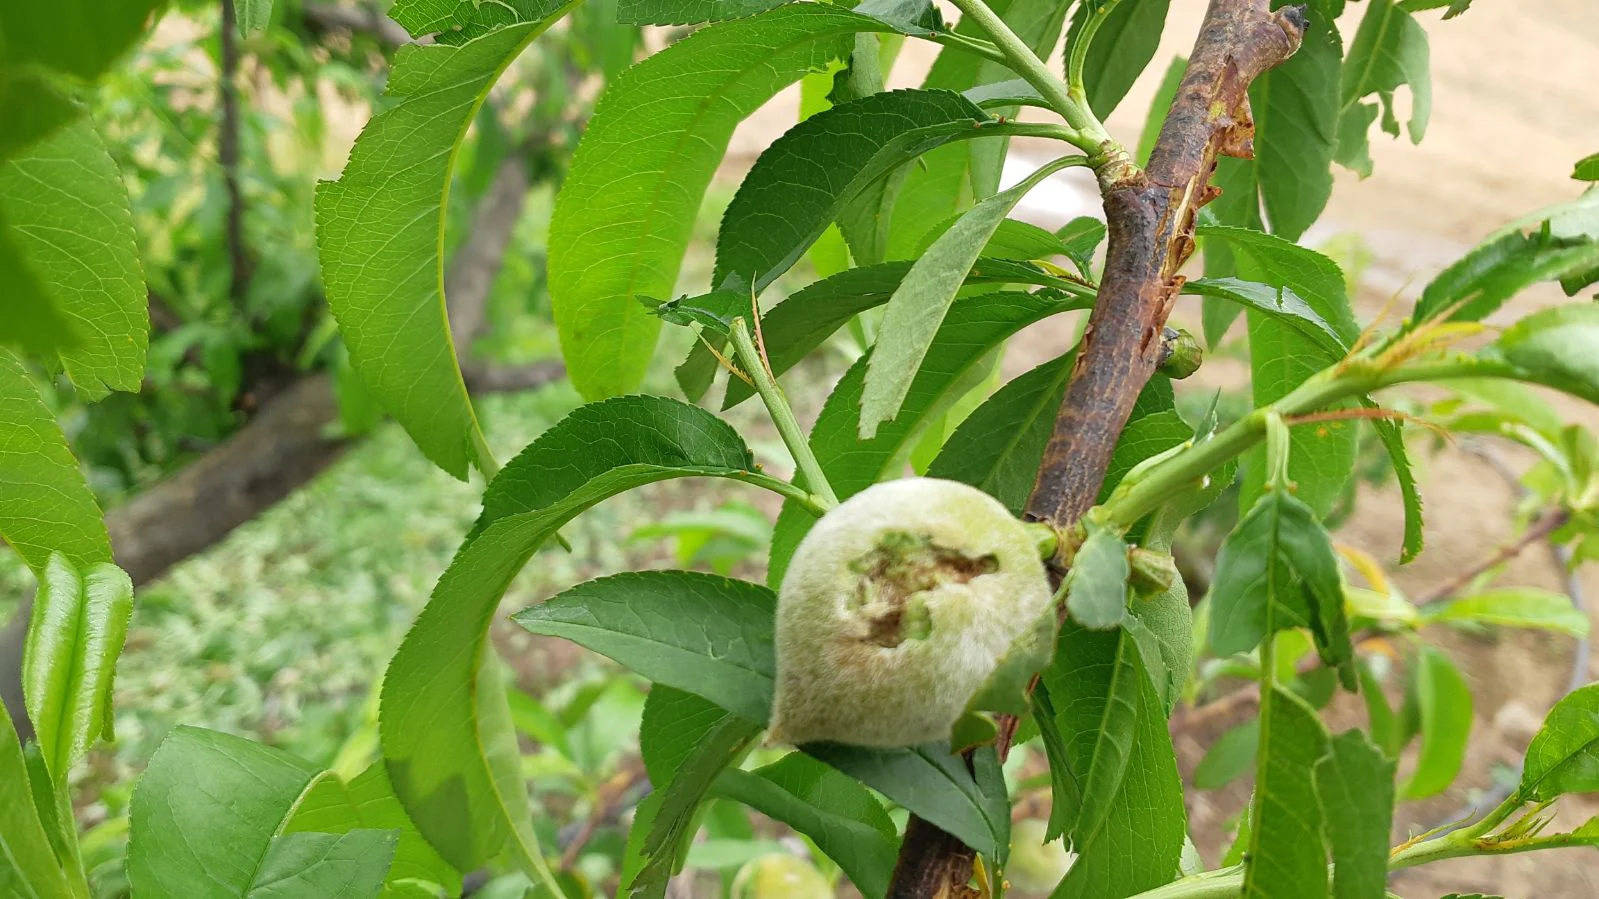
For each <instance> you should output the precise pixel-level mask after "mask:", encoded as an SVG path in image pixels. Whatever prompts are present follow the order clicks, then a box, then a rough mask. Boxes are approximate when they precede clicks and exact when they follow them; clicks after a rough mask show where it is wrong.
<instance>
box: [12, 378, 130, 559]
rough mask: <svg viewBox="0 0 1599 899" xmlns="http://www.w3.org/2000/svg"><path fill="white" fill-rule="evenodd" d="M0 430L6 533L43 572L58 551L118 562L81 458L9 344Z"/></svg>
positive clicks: (22, 552) (21, 552) (20, 553)
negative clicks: (1, 435) (113, 557)
mask: <svg viewBox="0 0 1599 899" xmlns="http://www.w3.org/2000/svg"><path fill="white" fill-rule="evenodd" d="M0 433H4V434H5V435H6V439H5V441H4V443H3V444H0V537H4V538H5V541H6V542H7V543H9V544H11V548H12V549H14V550H16V551H17V555H19V556H21V557H22V561H23V562H25V563H27V565H28V567H29V568H31V569H32V570H33V572H34V573H35V574H36V575H39V576H41V577H42V576H43V574H44V572H45V568H46V566H47V565H48V563H49V560H50V556H51V554H52V553H53V552H60V553H61V554H62V555H64V556H65V557H66V559H67V561H68V562H70V563H71V564H72V565H73V566H75V567H80V568H81V567H87V566H90V565H94V564H96V563H98V562H109V561H111V538H110V537H109V536H107V534H106V529H105V523H104V522H103V521H102V520H101V518H100V507H99V505H98V504H97V503H96V502H95V498H94V494H93V493H91V492H90V491H89V485H88V483H87V482H85V481H84V479H83V473H82V472H81V471H79V470H78V460H77V459H75V458H73V456H72V450H71V449H70V448H69V447H68V446H67V440H66V437H65V436H64V435H63V434H62V433H61V427H60V426H59V425H58V424H56V420H55V416H54V415H52V414H51V412H50V409H49V407H47V406H46V405H45V403H44V398H43V397H42V396H40V394H39V391H38V390H37V389H36V388H35V387H34V385H33V382H32V381H31V380H30V379H29V376H28V372H27V369H25V368H24V367H23V365H22V363H21V361H20V360H18V359H17V357H16V356H13V355H11V353H10V352H8V351H7V350H5V349H0Z"/></svg>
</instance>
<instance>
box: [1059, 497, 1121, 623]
mask: <svg viewBox="0 0 1599 899" xmlns="http://www.w3.org/2000/svg"><path fill="white" fill-rule="evenodd" d="M1084 523H1085V524H1086V525H1087V527H1088V536H1087V537H1086V538H1085V539H1084V540H1083V543H1082V546H1080V547H1078V549H1077V555H1076V556H1075V557H1074V558H1073V559H1072V567H1071V572H1070V573H1069V574H1068V575H1067V576H1066V609H1067V611H1068V612H1070V613H1071V618H1072V620H1073V621H1076V622H1077V623H1078V624H1081V625H1082V626H1083V627H1086V628H1092V629H1094V630H1105V629H1107V628H1113V627H1117V626H1119V625H1120V624H1121V623H1122V619H1123V618H1125V617H1126V616H1127V577H1128V574H1129V571H1128V567H1127V544H1126V543H1123V542H1122V538H1121V535H1120V534H1119V533H1117V532H1116V531H1115V530H1114V529H1113V528H1109V527H1106V526H1104V525H1102V524H1099V523H1098V522H1096V521H1094V520H1092V519H1085V522H1084Z"/></svg>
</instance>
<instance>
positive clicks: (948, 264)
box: [859, 156, 1083, 439]
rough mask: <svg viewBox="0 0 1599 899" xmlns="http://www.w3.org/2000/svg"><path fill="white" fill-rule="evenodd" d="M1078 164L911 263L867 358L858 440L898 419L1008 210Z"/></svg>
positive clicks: (1052, 166)
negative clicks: (935, 341) (942, 328)
mask: <svg viewBox="0 0 1599 899" xmlns="http://www.w3.org/2000/svg"><path fill="white" fill-rule="evenodd" d="M1082 161H1083V160H1082V157H1075V156H1073V157H1067V158H1065V159H1058V160H1055V161H1054V162H1051V163H1048V164H1046V165H1044V166H1043V167H1041V168H1039V169H1038V170H1037V171H1035V172H1033V173H1032V174H1031V175H1029V176H1027V177H1026V178H1024V179H1022V181H1021V182H1020V183H1019V184H1017V185H1016V186H1015V187H1012V188H1010V189H1009V190H1006V191H1003V192H1001V193H997V194H995V195H993V196H992V197H989V198H988V199H986V200H983V201H982V202H981V203H978V204H977V205H976V206H974V207H972V209H971V211H969V212H967V213H966V214H965V215H962V216H961V217H960V219H959V220H958V221H957V222H955V224H954V225H952V226H950V228H949V230H948V231H945V232H944V233H943V234H940V235H939V236H938V239H937V240H934V241H933V243H932V246H930V247H928V248H927V252H926V253H924V254H923V255H922V256H921V258H919V259H917V260H916V261H915V262H913V263H911V268H910V271H908V272H906V273H905V280H903V281H901V282H900V285H899V288H898V289H897V290H895V291H894V295H893V296H891V297H889V299H888V305H887V307H885V308H884V310H883V324H882V327H881V328H880V329H879V331H878V338H877V343H876V345H875V346H874V347H873V348H872V354H871V356H869V357H868V362H867V368H866V380H865V387H864V389H863V390H862V392H861V412H860V420H859V431H860V435H861V437H863V438H867V439H870V438H871V437H872V435H873V434H875V433H877V428H878V426H879V425H881V424H882V423H883V422H885V421H888V420H889V419H892V418H893V417H894V416H895V415H897V414H899V410H900V407H901V405H902V404H903V403H904V402H905V397H906V394H907V393H908V392H909V391H910V388H911V383H912V382H913V381H914V380H915V379H916V375H917V371H918V370H919V369H920V368H921V365H922V361H923V360H924V359H925V358H926V357H927V352H928V349H929V348H930V347H931V346H932V343H933V338H934V337H936V336H937V335H938V332H939V327H940V325H942V324H943V322H944V317H945V316H946V315H947V314H948V313H949V308H950V306H951V304H953V303H954V302H955V294H956V292H957V291H958V290H959V289H960V285H961V283H962V282H963V281H964V280H965V279H966V275H967V274H968V273H969V272H970V271H971V269H972V266H973V265H974V264H975V263H976V262H977V257H978V256H979V255H980V254H981V253H982V252H983V247H984V246H986V245H987V244H988V240H989V238H990V237H992V236H993V235H994V232H995V230H997V229H998V228H999V226H1000V223H1001V222H1003V221H1005V217H1006V216H1007V215H1009V214H1010V211H1011V209H1013V208H1014V207H1015V206H1016V204H1017V203H1018V202H1020V201H1021V199H1022V198H1023V197H1025V196H1027V194H1028V192H1030V191H1031V190H1032V189H1033V188H1035V187H1037V186H1038V185H1039V184H1040V183H1041V182H1042V181H1043V180H1044V179H1045V178H1048V177H1049V176H1050V175H1052V174H1054V173H1055V172H1058V171H1060V170H1061V169H1063V168H1066V167H1067V166H1071V165H1077V164H1078V163H1080V162H1082Z"/></svg>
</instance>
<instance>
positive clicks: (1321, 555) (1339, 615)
mask: <svg viewBox="0 0 1599 899" xmlns="http://www.w3.org/2000/svg"><path fill="white" fill-rule="evenodd" d="M1210 608H1211V612H1210V645H1211V649H1212V650H1213V651H1214V652H1215V653H1216V654H1217V655H1221V656H1226V655H1232V654H1233V653H1239V652H1249V651H1250V650H1252V649H1254V648H1255V647H1256V646H1258V645H1259V644H1260V641H1261V640H1263V639H1266V638H1267V637H1269V636H1270V635H1272V634H1274V633H1276V632H1278V631H1281V630H1287V629H1290V628H1296V627H1304V628H1308V629H1309V630H1310V631H1311V634H1312V635H1313V636H1314V637H1315V641H1316V648H1317V651H1318V652H1319V653H1320V654H1321V657H1322V659H1323V660H1324V661H1325V662H1327V664H1329V665H1342V664H1344V663H1346V662H1348V661H1349V660H1350V659H1351V658H1352V657H1353V649H1352V648H1351V647H1350V643H1349V628H1348V623H1347V622H1346V621H1345V619H1344V610H1343V584H1342V581H1341V580H1340V578H1339V576H1338V560H1337V557H1336V556H1335V555H1334V554H1333V550H1332V540H1331V538H1330V537H1329V536H1328V534H1327V531H1326V529H1324V528H1323V527H1322V526H1321V523H1320V522H1318V521H1316V517H1315V514H1314V513H1313V512H1312V511H1311V509H1310V507H1309V506H1307V505H1305V504H1304V503H1303V502H1300V501H1299V500H1298V499H1297V498H1295V497H1293V496H1290V495H1288V493H1287V492H1286V491H1284V490H1281V489H1276V490H1269V491H1267V492H1266V494H1265V495H1263V496H1262V497H1261V498H1260V499H1259V500H1257V501H1256V502H1255V505H1254V506H1253V507H1252V508H1251V509H1250V510H1249V512H1248V514H1246V515H1245V516H1244V518H1243V520H1242V521H1240V522H1239V523H1238V526H1237V527H1236V528H1234V529H1233V532H1232V533H1231V534H1229V535H1227V539H1226V540H1225V541H1224V542H1223V543H1222V546H1221V552H1220V553H1219V554H1218V555H1217V558H1216V576H1215V579H1214V580H1213V581H1212V583H1211V588H1210ZM1350 676H1352V672H1351V675H1350Z"/></svg>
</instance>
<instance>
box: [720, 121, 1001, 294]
mask: <svg viewBox="0 0 1599 899" xmlns="http://www.w3.org/2000/svg"><path fill="white" fill-rule="evenodd" d="M985 122H992V120H991V119H990V118H989V117H988V114H987V113H985V112H983V111H982V110H981V109H979V108H978V107H977V106H975V105H973V104H972V102H971V101H970V100H967V99H966V98H964V97H962V96H961V95H960V94H957V93H954V92H953V91H928V90H899V91H888V92H886V93H880V94H872V95H871V96H868V97H863V98H861V99H859V100H855V101H853V102H850V103H845V104H843V105H841V106H834V107H833V108H831V109H828V110H825V111H823V112H819V113H817V114H816V115H813V116H811V117H810V118H808V119H806V120H805V121H803V122H800V123H799V124H798V125H796V126H794V127H793V128H791V129H789V131H788V133H786V134H784V135H783V136H782V137H780V138H778V139H777V140H776V141H773V142H772V145H771V146H770V147H768V148H767V149H766V151H765V152H763V153H761V155H760V157H759V158H758V159H756V161H755V165H754V166H753V167H752V168H751V169H750V172H749V174H748V175H746V176H745V177H744V181H743V183H742V184H741V185H739V189H738V193H737V194H735V195H734V197H733V201H732V203H730V204H729V205H728V207H727V212H726V214H725V215H723V217H722V227H721V230H720V231H719V232H718V235H717V240H716V272H715V274H714V275H713V276H712V278H711V280H712V283H713V284H715V285H717V286H724V285H727V284H729V283H736V284H740V285H753V286H754V289H755V290H757V291H759V290H762V289H764V288H765V287H766V286H767V285H768V284H771V283H772V281H773V280H775V279H776V278H777V277H778V276H779V275H781V274H783V273H784V272H786V271H788V269H789V268H790V267H792V266H793V265H794V263H795V262H797V261H799V259H800V257H802V256H803V255H804V254H805V251H806V250H807V249H808V248H809V247H810V246H811V244H812V243H814V242H815V241H816V239H817V238H818V237H820V236H821V234H822V232H823V231H825V230H826V229H827V226H828V225H829V224H830V223H831V222H832V221H833V220H834V219H835V218H837V217H838V214H839V213H840V212H841V211H842V210H843V208H844V204H845V203H846V202H847V201H848V200H850V199H851V198H852V197H853V196H854V195H855V194H856V193H857V192H859V191H860V190H861V188H862V187H864V186H865V185H866V184H868V183H870V182H872V181H874V180H877V179H878V178H881V177H884V176H885V175H887V174H888V172H889V171H890V170H891V169H893V168H897V167H898V166H899V165H901V164H903V163H904V162H906V161H907V160H910V159H914V158H915V157H917V156H919V155H921V153H923V152H925V151H927V150H930V149H932V148H934V147H936V146H938V145H940V144H942V143H945V142H947V141H950V140H953V139H958V138H969V137H971V136H973V134H974V133H976V132H977V131H979V130H980V129H979V126H980V125H981V124H983V123H985ZM730 279H731V280H730Z"/></svg>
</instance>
